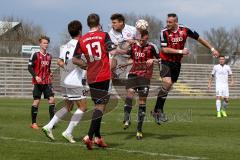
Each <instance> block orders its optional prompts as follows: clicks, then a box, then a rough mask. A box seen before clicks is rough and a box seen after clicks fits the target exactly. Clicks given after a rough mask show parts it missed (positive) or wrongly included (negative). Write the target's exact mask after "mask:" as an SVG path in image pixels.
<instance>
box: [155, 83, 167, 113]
mask: <svg viewBox="0 0 240 160" xmlns="http://www.w3.org/2000/svg"><path fill="white" fill-rule="evenodd" d="M167 95H168V91H167V90H166V89H165V88H163V87H161V89H160V91H159V92H158V98H157V102H156V105H155V108H154V112H159V111H160V112H162V113H163V107H164V103H165V101H166V98H167Z"/></svg>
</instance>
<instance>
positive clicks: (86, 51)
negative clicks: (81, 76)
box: [73, 13, 112, 149]
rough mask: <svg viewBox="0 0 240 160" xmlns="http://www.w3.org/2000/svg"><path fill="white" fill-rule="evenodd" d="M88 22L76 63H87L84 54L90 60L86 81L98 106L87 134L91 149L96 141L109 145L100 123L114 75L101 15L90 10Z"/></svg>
mask: <svg viewBox="0 0 240 160" xmlns="http://www.w3.org/2000/svg"><path fill="white" fill-rule="evenodd" d="M87 23H88V26H89V28H90V31H89V32H88V33H86V34H85V35H83V36H82V37H81V38H80V39H79V45H78V46H77V48H76V51H75V54H74V58H73V63H74V64H76V65H79V66H80V67H85V66H84V65H85V64H84V61H83V60H81V57H82V56H84V57H85V59H86V63H87V82H88V84H89V87H90V93H91V97H92V100H93V101H94V103H95V109H94V111H93V115H92V121H91V125H90V128H89V132H88V135H87V136H85V137H84V139H83V141H84V142H85V144H86V145H87V148H88V149H92V148H93V143H96V144H97V145H98V146H99V147H107V145H106V143H105V142H104V140H103V138H102V137H101V134H100V126H101V120H102V116H103V111H104V108H105V106H106V104H107V103H108V100H109V97H110V96H109V94H108V88H109V82H110V79H111V71H110V63H109V51H110V49H111V46H112V42H111V39H110V37H109V35H108V33H106V32H103V31H101V25H100V18H99V16H98V15H97V14H94V13H93V14H90V15H89V16H88V18H87ZM94 136H95V139H94V141H93V137H94Z"/></svg>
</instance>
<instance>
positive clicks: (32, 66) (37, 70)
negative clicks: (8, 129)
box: [28, 36, 55, 129]
mask: <svg viewBox="0 0 240 160" xmlns="http://www.w3.org/2000/svg"><path fill="white" fill-rule="evenodd" d="M49 42H50V39H49V38H48V37H47V36H42V37H40V39H39V43H40V52H36V53H33V54H32V55H31V57H30V59H29V63H28V70H29V72H30V73H31V75H32V84H33V85H34V88H33V99H34V100H33V104H32V108H31V115H32V125H31V127H32V128H33V129H38V128H39V127H38V125H37V123H36V119H37V113H38V107H39V103H40V99H41V95H42V93H43V94H44V98H45V99H48V103H49V115H50V119H52V117H53V116H54V111H55V100H54V93H53V88H52V85H51V83H52V82H51V77H52V73H51V61H52V56H51V55H50V54H49V53H47V48H48V44H49Z"/></svg>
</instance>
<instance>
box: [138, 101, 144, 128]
mask: <svg viewBox="0 0 240 160" xmlns="http://www.w3.org/2000/svg"><path fill="white" fill-rule="evenodd" d="M145 114H146V104H140V105H139V108H138V125H137V131H139V132H142V125H143V121H144V117H145Z"/></svg>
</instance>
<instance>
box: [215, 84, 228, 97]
mask: <svg viewBox="0 0 240 160" xmlns="http://www.w3.org/2000/svg"><path fill="white" fill-rule="evenodd" d="M216 96H218V97H226V98H227V97H229V89H228V86H225V87H224V86H216Z"/></svg>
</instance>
